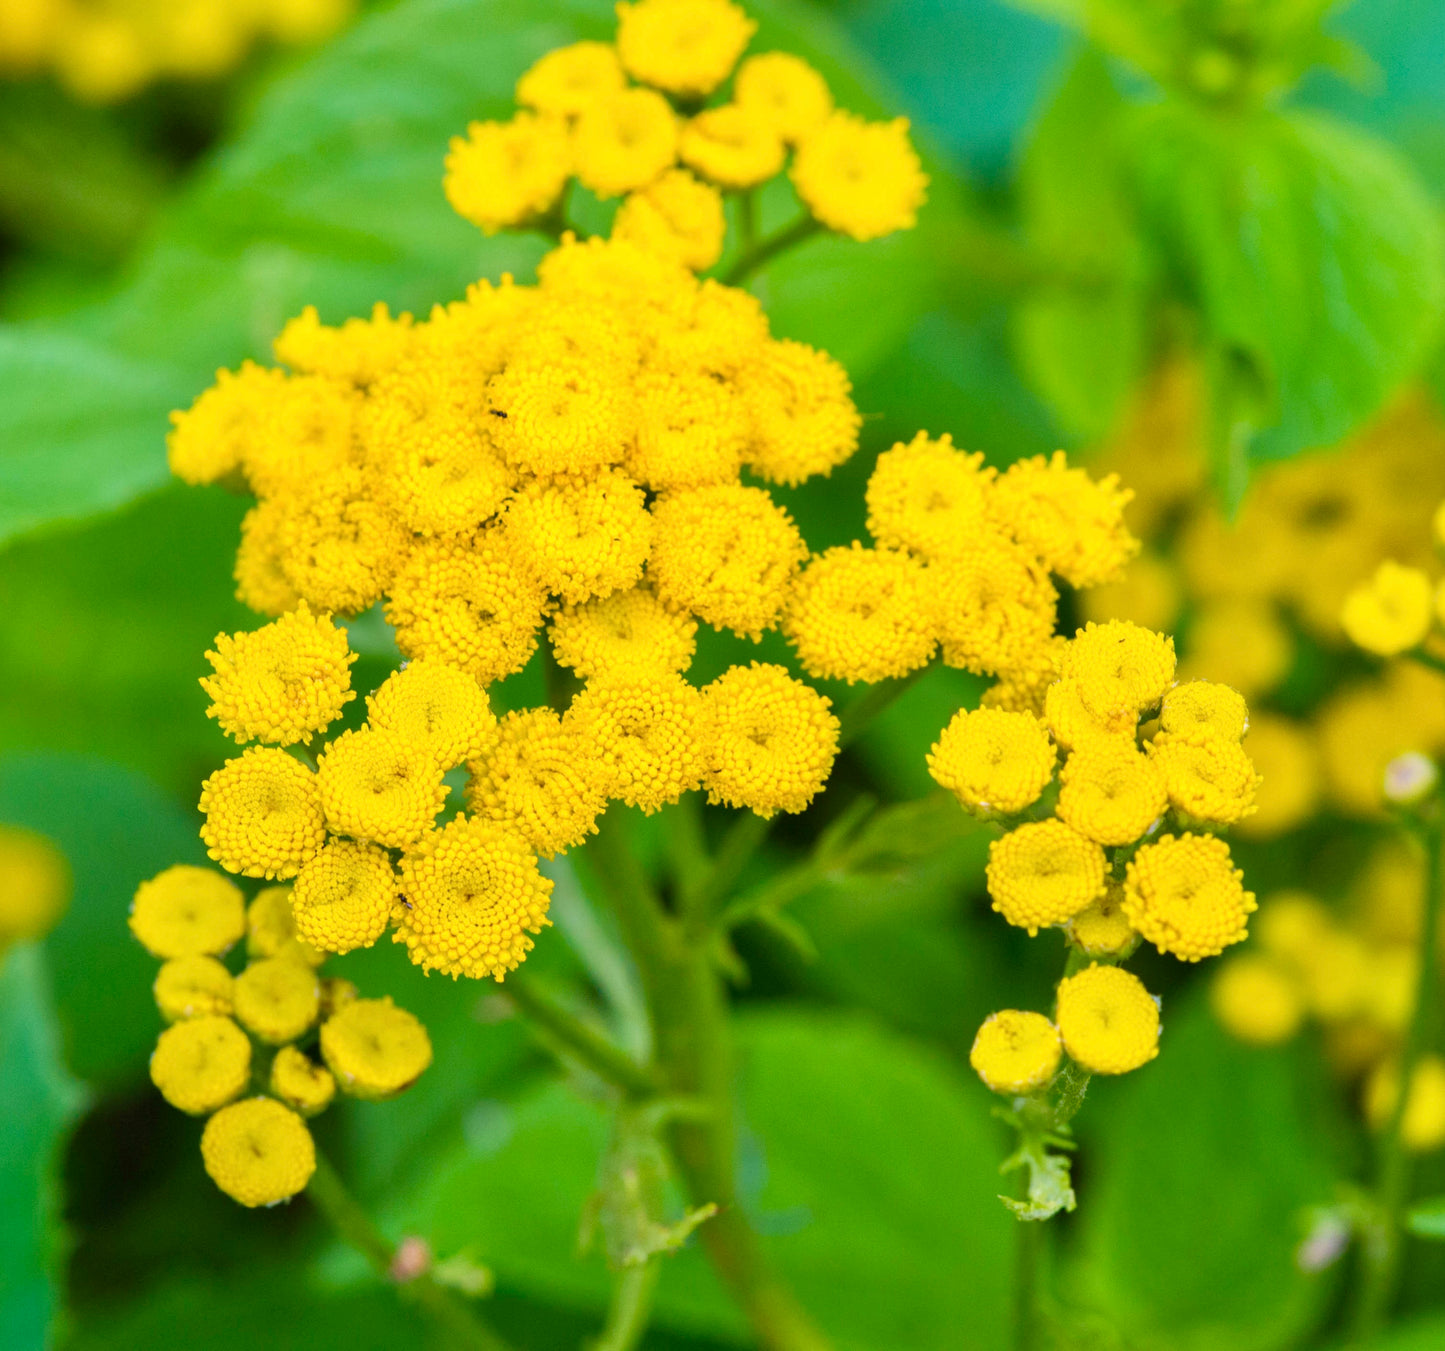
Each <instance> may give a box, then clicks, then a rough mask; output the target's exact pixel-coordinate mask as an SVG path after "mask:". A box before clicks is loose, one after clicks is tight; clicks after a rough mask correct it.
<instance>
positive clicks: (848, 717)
mask: <svg viewBox="0 0 1445 1351" xmlns="http://www.w3.org/2000/svg"><path fill="white" fill-rule="evenodd" d="M931 669H932V666H931V665H929V666H920V667H919V668H918V669H917V670H915V671H910V672H909V673H908V674H907V675H906V676H898V677H896V678H894V679H892V680H880V681H879V682H878V683H877V684H876V685H870V686H869V688H868V691H867V693H866V694H863V695H861V696H860V697H859V698H857V699H855V700H853V702H852V703H851V704H849V705H848V707H847V708H845V709H844V710H843V711H842V713H841V714H839V715H838V722H839V724H840V726H839V728H838V749H839V750H840V751H846V750H847V749H848V747H849V746H851V745H852V744H853V743H854V742H855V741H857V740H858V738H859V737H860V736H862V735H863V733H864V732H866V731H867V730H868V728H869V727H871V726H872V725H873V721H874V719H875V718H877V717H878V715H879V714H880V713H882V712H883V711H884V709H886V708H888V707H889V706H890V705H892V703H893V702H894V700H896V699H898V698H899V697H900V696H901V695H903V694H905V693H907V692H908V690H910V689H912V688H913V686H914V685H915V684H916V683H917V682H918V681H919V680H920V679H921V678H922V677H923V676H924V674H926V673H927V672H928V671H930V670H931Z"/></svg>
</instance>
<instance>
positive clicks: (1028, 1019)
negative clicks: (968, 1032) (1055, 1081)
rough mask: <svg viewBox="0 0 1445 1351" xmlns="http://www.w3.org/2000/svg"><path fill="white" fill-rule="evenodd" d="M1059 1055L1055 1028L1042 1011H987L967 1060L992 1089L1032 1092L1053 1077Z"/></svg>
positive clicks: (1060, 1044) (1058, 1042)
mask: <svg viewBox="0 0 1445 1351" xmlns="http://www.w3.org/2000/svg"><path fill="white" fill-rule="evenodd" d="M1062 1055H1063V1044H1062V1043H1061V1042H1060V1040H1059V1029H1058V1028H1056V1027H1055V1026H1054V1025H1053V1024H1052V1023H1051V1022H1050V1021H1049V1020H1048V1019H1047V1018H1045V1017H1044V1015H1043V1014H1042V1013H1025V1012H1023V1011H1021V1010H1019V1009H1004V1010H1003V1012H1001V1013H993V1014H990V1015H989V1016H988V1017H987V1018H986V1019H985V1020H984V1023H983V1026H982V1027H980V1028H979V1029H978V1035H977V1036H976V1037H975V1038H974V1039H973V1049H972V1050H971V1051H970V1052H969V1054H968V1063H969V1064H970V1065H972V1066H973V1068H974V1069H975V1070H976V1071H977V1072H978V1077H979V1078H980V1079H982V1080H983V1081H984V1083H986V1084H987V1085H988V1086H989V1087H990V1088H991V1089H993V1091H994V1092H995V1093H1008V1094H1018V1093H1032V1092H1034V1091H1035V1090H1037V1089H1040V1088H1042V1087H1043V1086H1044V1085H1045V1084H1047V1083H1048V1082H1049V1080H1050V1079H1052V1078H1053V1077H1054V1071H1055V1070H1057V1069H1058V1067H1059V1060H1060V1058H1061V1057H1062Z"/></svg>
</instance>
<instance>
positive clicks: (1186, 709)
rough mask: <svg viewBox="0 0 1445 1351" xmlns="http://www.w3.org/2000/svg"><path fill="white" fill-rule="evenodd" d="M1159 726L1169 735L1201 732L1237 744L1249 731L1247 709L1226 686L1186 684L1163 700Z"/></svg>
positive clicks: (1208, 681) (1198, 682)
mask: <svg viewBox="0 0 1445 1351" xmlns="http://www.w3.org/2000/svg"><path fill="white" fill-rule="evenodd" d="M1159 726H1160V727H1161V728H1163V729H1164V731H1166V732H1170V733H1174V732H1178V733H1183V734H1186V735H1187V734H1188V733H1191V732H1205V733H1208V734H1209V735H1211V736H1216V737H1219V738H1220V739H1221V740H1224V741H1239V740H1240V739H1241V738H1242V737H1243V736H1244V734H1245V732H1247V731H1248V730H1249V705H1248V704H1246V703H1245V702H1244V696H1243V695H1242V694H1240V693H1239V692H1238V691H1237V690H1232V689H1230V688H1229V686H1228V685H1218V684H1215V683H1214V682H1213V681H1211V680H1186V681H1185V682H1184V683H1183V684H1181V685H1176V686H1175V687H1174V688H1173V689H1172V690H1170V691H1169V693H1168V694H1166V695H1165V696H1164V702H1163V704H1162V705H1161V706H1160V709H1159Z"/></svg>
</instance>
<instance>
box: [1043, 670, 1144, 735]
mask: <svg viewBox="0 0 1445 1351" xmlns="http://www.w3.org/2000/svg"><path fill="white" fill-rule="evenodd" d="M1044 721H1045V722H1047V723H1048V725H1049V731H1051V732H1052V733H1053V734H1054V740H1055V741H1057V742H1058V743H1059V745H1060V746H1062V747H1063V748H1064V749H1065V750H1067V751H1072V750H1078V749H1079V748H1080V747H1083V746H1086V745H1088V744H1089V743H1090V742H1091V741H1097V740H1101V739H1102V740H1109V741H1114V740H1119V739H1121V738H1122V739H1123V740H1124V741H1125V742H1126V743H1127V744H1128V745H1129V746H1131V747H1132V746H1134V744H1135V743H1134V731H1135V728H1136V727H1137V726H1138V724H1139V715H1138V714H1137V713H1135V712H1134V711H1133V710H1132V709H1129V708H1119V709H1117V710H1115V711H1114V712H1113V713H1112V714H1110V715H1109V716H1108V717H1105V718H1100V717H1096V716H1095V715H1094V713H1093V710H1091V709H1089V708H1086V707H1085V706H1084V701H1083V699H1082V698H1081V697H1080V695H1079V682H1078V681H1077V680H1064V679H1061V680H1055V681H1054V682H1053V683H1052V684H1051V685H1050V686H1049V687H1048V689H1047V690H1046V691H1045V692H1044Z"/></svg>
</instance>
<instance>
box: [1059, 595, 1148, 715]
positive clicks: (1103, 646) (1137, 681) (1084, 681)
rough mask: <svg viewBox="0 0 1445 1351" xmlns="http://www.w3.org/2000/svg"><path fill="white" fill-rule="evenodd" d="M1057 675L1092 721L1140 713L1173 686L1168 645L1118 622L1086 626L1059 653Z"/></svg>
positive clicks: (1135, 626)
mask: <svg viewBox="0 0 1445 1351" xmlns="http://www.w3.org/2000/svg"><path fill="white" fill-rule="evenodd" d="M1062 674H1063V677H1064V679H1066V680H1072V681H1073V682H1074V686H1075V688H1076V689H1077V691H1078V695H1079V698H1080V699H1081V700H1082V701H1083V704H1084V707H1085V708H1087V709H1088V710H1089V712H1090V713H1091V714H1093V716H1094V717H1095V718H1099V719H1102V720H1105V721H1108V720H1110V719H1114V718H1118V717H1121V716H1126V715H1129V714H1134V713H1142V712H1144V710H1146V709H1149V708H1152V707H1154V705H1156V704H1157V703H1159V701H1160V700H1161V699H1162V698H1163V697H1164V694H1165V692H1166V691H1167V690H1168V689H1169V687H1170V686H1171V685H1172V684H1173V683H1174V640H1173V639H1172V638H1167V637H1165V636H1164V635H1163V634H1159V633H1152V632H1150V631H1149V630H1148V629H1141V628H1140V627H1139V626H1138V625H1137V624H1129V623H1126V622H1124V621H1123V620H1118V619H1111V620H1110V621H1109V622H1108V623H1107V624H1087V625H1085V626H1084V628H1082V629H1080V630H1079V632H1078V633H1077V634H1076V635H1075V636H1074V638H1073V641H1072V642H1070V643H1069V646H1068V648H1067V649H1066V650H1065V652H1064V658H1063V663H1062Z"/></svg>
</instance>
